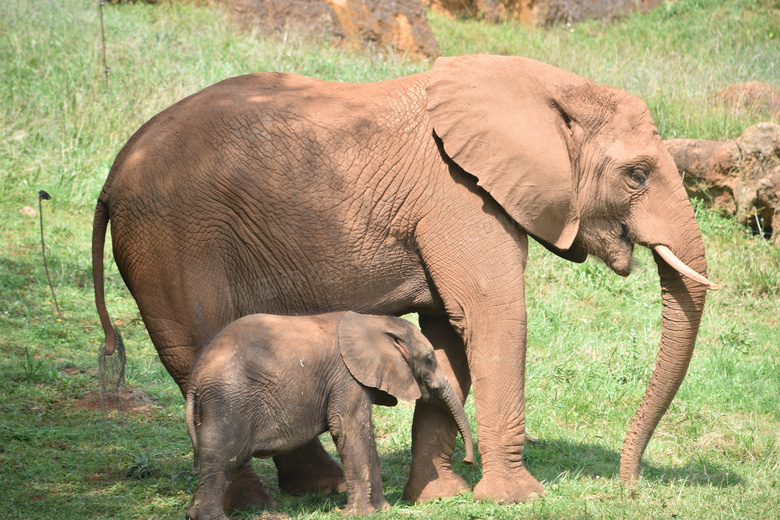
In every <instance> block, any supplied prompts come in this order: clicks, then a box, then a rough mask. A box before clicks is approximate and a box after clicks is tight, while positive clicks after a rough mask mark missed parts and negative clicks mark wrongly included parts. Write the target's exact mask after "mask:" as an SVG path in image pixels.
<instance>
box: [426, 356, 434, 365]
mask: <svg viewBox="0 0 780 520" xmlns="http://www.w3.org/2000/svg"><path fill="white" fill-rule="evenodd" d="M425 363H426V364H427V365H428V366H431V365H433V364H434V363H436V358H435V357H433V354H428V357H426V358H425Z"/></svg>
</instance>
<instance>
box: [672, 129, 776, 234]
mask: <svg viewBox="0 0 780 520" xmlns="http://www.w3.org/2000/svg"><path fill="white" fill-rule="evenodd" d="M664 144H665V145H666V148H667V150H669V153H670V154H671V155H672V157H673V158H674V162H675V163H676V164H677V168H678V169H679V170H680V175H682V177H683V184H684V185H685V189H686V190H687V191H688V195H689V196H691V197H696V198H699V199H702V200H703V201H705V203H706V204H707V205H708V206H711V207H714V208H716V209H719V210H721V211H723V212H724V213H726V214H728V215H736V216H737V219H738V220H739V222H741V223H742V224H745V225H748V226H751V227H752V228H754V229H756V230H757V231H760V232H762V233H764V234H766V235H771V234H772V233H775V234H779V233H778V230H776V229H775V226H774V219H775V216H776V215H778V214H779V213H780V126H778V125H776V124H773V123H758V124H757V125H753V126H751V127H749V128H747V129H746V130H745V131H744V133H743V134H742V135H741V136H740V137H738V138H737V139H732V140H729V141H703V140H696V139H670V140H668V141H665V142H664ZM778 218H780V217H778Z"/></svg>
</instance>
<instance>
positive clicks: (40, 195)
mask: <svg viewBox="0 0 780 520" xmlns="http://www.w3.org/2000/svg"><path fill="white" fill-rule="evenodd" d="M50 199H51V195H49V194H48V193H46V192H45V191H43V190H41V191H39V192H38V213H39V215H40V217H41V253H42V254H43V267H44V269H46V278H47V279H48V280H49V289H51V297H52V298H54V306H55V307H56V308H57V314H59V315H60V321H64V320H65V318H63V317H62V312H61V311H60V306H59V304H58V303H57V295H56V294H54V285H52V283H51V276H50V275H49V264H48V263H47V262H46V242H45V240H44V238H43V201H44V200H50Z"/></svg>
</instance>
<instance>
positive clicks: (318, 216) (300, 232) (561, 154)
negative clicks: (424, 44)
mask: <svg viewBox="0 0 780 520" xmlns="http://www.w3.org/2000/svg"><path fill="white" fill-rule="evenodd" d="M109 219H110V221H111V231H112V237H113V246H114V257H115V260H116V262H117V265H118V266H119V270H120V272H121V274H122V276H123V278H124V280H125V283H126V284H127V286H128V288H129V289H130V291H131V293H132V294H133V296H134V297H135V299H136V301H137V303H138V307H139V309H140V311H141V315H142V316H143V319H144V323H145V325H146V327H147V329H148V331H149V334H150V336H151V338H152V341H153V343H154V345H155V347H156V348H157V350H158V352H159V354H160V358H161V359H162V361H163V363H164V364H165V367H166V368H167V369H168V371H169V372H170V374H171V375H172V376H173V377H174V379H175V380H176V382H177V383H178V384H179V386H180V388H181V390H182V392H184V393H185V394H186V390H187V375H188V374H189V369H190V367H191V366H192V364H193V361H194V360H195V357H196V356H197V355H198V352H199V351H200V350H201V349H202V348H203V346H204V345H206V344H207V343H208V341H209V340H210V339H211V338H212V337H213V336H214V334H215V333H216V332H217V331H219V330H220V329H221V328H222V327H224V326H225V325H226V324H227V323H229V322H231V321H233V320H235V319H236V318H238V317H240V316H244V315H247V314H252V313H257V312H265V313H274V314H307V313H309V314H311V313H317V312H326V311H334V310H346V309H353V310H356V311H360V312H368V313H373V314H396V315H398V314H402V313H408V312H419V313H420V323H421V328H422V330H423V332H424V333H425V335H426V336H427V337H428V338H429V339H430V340H431V342H432V343H433V345H434V347H435V348H436V350H437V356H438V359H439V362H440V364H441V366H442V368H443V369H444V370H445V372H446V373H447V374H448V378H449V380H450V382H451V383H452V384H453V386H454V387H455V390H456V392H457V393H458V395H459V397H460V398H461V399H464V398H465V396H466V395H467V394H468V392H469V390H470V388H471V385H473V386H474V396H475V399H476V411H477V433H478V435H479V441H480V442H479V451H480V454H481V458H482V464H483V468H482V469H483V476H482V480H481V481H480V482H479V483H478V484H477V486H476V488H475V489H474V497H475V498H476V499H489V500H496V501H500V502H516V501H523V500H526V499H528V498H529V497H531V496H534V495H535V494H540V493H543V489H542V486H541V485H540V484H539V483H538V482H537V481H536V479H534V478H533V477H532V476H531V475H530V474H529V473H528V471H527V470H526V469H525V467H524V466H523V445H524V439H525V412H524V394H523V390H524V377H525V376H524V369H525V347H526V310H525V302H524V294H523V290H524V288H523V273H524V271H525V267H526V257H527V250H528V248H527V237H528V236H529V235H531V236H532V237H534V238H535V239H536V240H538V241H540V242H542V243H543V244H545V245H546V247H548V248H549V249H551V250H552V251H554V252H556V253H557V254H559V255H560V256H562V257H564V258H567V259H569V260H574V261H582V260H584V259H585V258H586V257H587V255H588V254H593V255H596V256H598V257H600V258H602V259H603V260H604V262H606V264H607V265H608V266H610V267H611V268H612V269H613V270H614V271H615V272H617V273H618V274H620V275H628V274H629V271H630V266H631V257H632V252H633V247H634V244H640V245H643V246H646V247H650V248H654V250H656V251H661V249H659V246H665V247H666V248H667V249H666V250H668V251H670V252H671V253H672V256H670V255H666V256H665V258H667V259H669V260H665V259H664V258H663V257H662V256H660V254H659V253H658V252H656V253H655V255H656V261H657V264H658V271H659V273H660V283H661V292H662V296H663V326H662V331H661V346H660V351H659V355H658V359H657V365H656V368H655V370H654V372H653V376H652V379H651V381H650V384H649V387H648V389H647V392H646V394H645V397H644V399H643V401H642V403H641V405H640V409H639V410H638V412H637V414H636V416H635V418H634V420H633V422H632V423H631V426H630V429H629V431H628V434H627V437H626V441H625V444H624V448H623V454H622V457H621V472H620V474H621V477H622V478H623V479H626V480H630V479H634V478H636V477H637V476H638V472H639V462H640V458H641V455H642V452H643V450H644V448H645V446H646V444H647V442H648V440H649V439H650V436H651V435H652V432H653V430H654V429H655V426H656V425H657V424H658V421H659V420H660V418H661V416H662V415H663V414H664V412H665V411H666V409H667V407H668V406H669V403H670V402H671V401H672V399H673V398H674V395H675V393H676V392H677V388H678V387H679V385H680V383H681V382H682V380H683V378H684V376H685V373H686V370H687V367H688V363H689V361H690V359H691V355H692V352H693V348H694V343H695V341H696V335H697V332H698V328H699V321H700V319H701V315H702V310H703V307H704V301H705V293H706V290H707V286H706V285H705V284H702V283H701V282H702V280H704V279H703V278H700V280H699V281H695V280H693V279H691V278H688V277H684V276H682V275H680V274H679V273H678V271H677V270H675V269H672V268H671V267H670V265H669V263H668V261H672V259H673V258H674V259H678V260H680V261H681V263H684V264H686V265H687V266H688V267H689V268H690V269H692V271H690V272H693V271H695V272H696V273H699V275H706V270H707V263H706V260H705V257H704V245H703V243H702V239H701V235H700V232H699V228H698V226H697V224H696V222H695V220H694V216H693V210H692V208H691V205H690V202H689V200H688V197H687V195H686V193H685V190H684V189H683V185H682V183H681V181H680V177H679V175H678V173H677V169H676V167H675V164H674V162H673V160H672V158H671V157H670V156H669V154H668V153H667V152H666V150H665V148H664V146H663V143H662V142H661V139H660V137H659V135H658V131H657V130H656V128H655V125H654V124H653V121H652V119H651V117H650V113H649V111H648V109H647V106H646V105H645V103H644V102H643V101H642V100H640V99H638V98H636V97H634V96H632V95H630V94H627V93H625V92H622V91H620V90H617V89H614V88H609V87H603V86H598V85H596V84H594V83H592V82H590V81H588V80H586V79H584V78H581V77H579V76H576V75H574V74H571V73H569V72H566V71H563V70H560V69H557V68H555V67H552V66H549V65H546V64H543V63H539V62H536V61H533V60H529V59H525V58H519V57H505V56H481V55H480V56H463V57H456V58H440V59H438V60H437V61H436V63H435V65H434V67H433V69H432V70H431V71H429V72H425V73H421V74H417V75H413V76H409V77H405V78H400V79H396V80H391V81H385V82H379V83H371V84H342V83H332V82H326V81H320V80H316V79H311V78H306V77H301V76H295V75H290V74H277V73H262V74H253V75H247V76H241V77H236V78H232V79H228V80H225V81H223V82H221V83H218V84H216V85H213V86H211V87H209V88H206V89H204V90H202V91H201V92H198V93H196V94H194V95H192V96H190V97H188V98H186V99H184V100H182V101H180V102H178V103H176V104H175V105H173V106H171V107H170V108H168V109H166V110H164V111H163V112H161V113H160V114H158V115H156V116H155V117H154V118H152V119H151V120H150V121H149V122H148V123H146V124H145V125H144V126H143V127H142V128H141V129H140V130H139V131H137V132H136V133H135V135H133V137H132V138H131V139H130V141H129V142H128V143H127V144H126V145H125V147H124V148H123V149H122V151H121V152H120V153H119V156H118V157H117V159H116V161H115V163H114V165H113V167H112V169H111V172H110V173H109V177H108V180H107V181H106V184H105V186H104V188H103V191H102V192H101V194H100V197H99V199H98V204H97V209H96V212H95V222H94V232H93V268H94V273H95V288H96V300H97V306H98V311H99V313H100V316H101V321H102V323H103V328H104V330H105V333H106V348H107V350H109V351H110V350H111V349H112V347H113V345H114V341H115V337H114V332H113V330H112V329H111V326H110V321H109V317H108V314H107V312H106V308H105V303H104V296H103V271H102V267H103V242H104V239H105V232H106V227H107V224H108V220H109ZM704 281H705V282H706V280H704ZM455 436H456V429H455V427H454V424H453V423H452V419H451V418H450V417H448V415H447V414H446V413H444V412H442V411H440V410H439V409H438V408H435V407H431V406H430V405H427V404H425V403H422V402H420V403H418V405H417V407H416V410H415V418H414V428H413V433H412V454H413V456H412V464H411V468H410V475H409V481H408V482H407V485H406V488H405V496H406V497H407V498H408V499H410V500H422V499H426V498H431V497H436V496H448V495H452V494H455V493H457V492H458V491H460V490H463V489H465V488H466V483H465V482H464V480H463V479H462V478H461V477H460V476H459V475H457V474H456V473H454V472H453V470H452V468H451V464H450V458H451V455H452V450H453V445H454V442H455ZM312 460H315V462H314V463H312V462H310V461H312ZM327 460H328V459H327V458H326V457H325V456H324V451H323V450H322V449H321V447H320V446H318V445H316V444H312V445H307V446H306V447H305V448H304V449H302V450H298V451H297V452H295V453H292V454H290V455H286V456H284V457H277V458H276V459H275V461H276V462H277V466H278V468H279V478H280V485H281V487H282V489H286V490H291V491H303V490H306V489H310V488H314V487H320V488H323V489H336V488H337V487H339V486H340V485H342V484H341V483H342V482H343V480H342V479H343V477H342V476H341V475H340V474H339V472H338V470H337V469H336V468H334V465H333V464H328V462H327ZM307 464H308V466H307ZM322 468H325V469H322ZM253 479H255V480H256V477H254V475H252V474H251V472H250V473H247V474H245V475H242V476H241V478H238V479H237V480H236V482H234V484H232V485H231V489H229V490H228V495H229V496H232V494H234V493H235V494H240V492H239V491H238V489H239V488H240V487H241V486H246V485H251V482H253Z"/></svg>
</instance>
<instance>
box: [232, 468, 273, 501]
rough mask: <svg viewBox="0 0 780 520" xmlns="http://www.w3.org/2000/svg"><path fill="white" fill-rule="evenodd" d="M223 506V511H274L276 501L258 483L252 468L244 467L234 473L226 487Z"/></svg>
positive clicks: (258, 480) (261, 484)
mask: <svg viewBox="0 0 780 520" xmlns="http://www.w3.org/2000/svg"><path fill="white" fill-rule="evenodd" d="M223 506H224V508H225V511H232V510H236V509H247V508H249V507H261V508H264V509H275V508H276V501H275V500H274V498H273V497H272V496H271V494H270V493H269V492H268V490H266V489H265V486H263V483H262V482H260V479H259V478H258V476H257V474H256V473H255V472H254V470H253V469H252V466H251V465H246V466H244V467H242V468H241V469H240V470H238V471H237V472H236V475H235V477H234V478H233V481H232V482H231V483H230V485H229V486H228V488H227V491H226V492H225V500H224V502H223Z"/></svg>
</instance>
